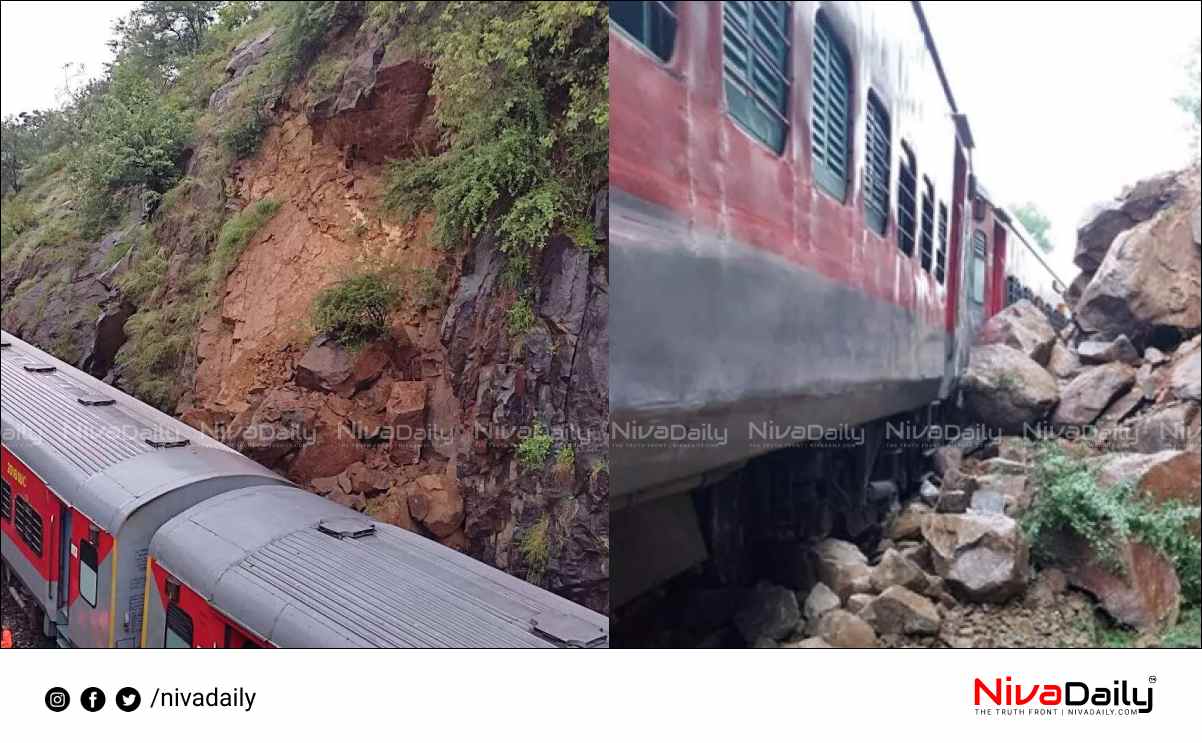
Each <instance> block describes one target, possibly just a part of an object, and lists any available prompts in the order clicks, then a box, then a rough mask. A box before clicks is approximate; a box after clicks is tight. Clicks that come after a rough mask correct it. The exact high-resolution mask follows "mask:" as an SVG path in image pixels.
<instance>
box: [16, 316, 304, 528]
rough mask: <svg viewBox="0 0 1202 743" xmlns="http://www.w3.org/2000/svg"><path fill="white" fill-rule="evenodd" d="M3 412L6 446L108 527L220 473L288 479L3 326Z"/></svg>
mask: <svg viewBox="0 0 1202 743" xmlns="http://www.w3.org/2000/svg"><path fill="white" fill-rule="evenodd" d="M0 418H2V421H0V426H2V429H3V441H4V446H5V448H7V449H8V450H9V451H10V452H12V453H13V454H14V455H15V456H16V457H17V458H18V459H20V460H21V461H22V462H23V463H24V464H26V465H27V466H28V467H30V468H31V469H33V470H34V472H35V473H36V474H37V476H38V477H39V478H40V479H41V480H43V481H44V482H45V484H46V486H47V487H49V488H50V490H52V491H53V492H54V493H55V495H57V496H58V497H59V498H61V499H62V500H64V501H65V502H67V503H68V504H70V505H71V506H73V507H74V508H76V509H78V510H79V511H81V512H82V513H84V514H85V515H86V516H88V518H90V519H91V520H92V521H94V522H95V523H96V524H97V525H98V526H99V527H100V528H102V529H104V530H105V531H108V532H110V533H115V532H116V530H117V529H118V528H119V527H120V525H121V523H122V522H123V520H124V519H125V518H126V517H127V516H128V515H129V514H130V513H132V512H133V511H134V510H136V509H137V508H139V507H140V506H142V505H144V504H145V503H147V502H148V501H150V500H152V499H154V498H155V497H157V496H159V495H162V494H164V493H166V492H169V491H170V490H172V489H174V488H176V487H181V486H183V485H185V484H189V483H192V482H197V481H200V480H203V479H208V478H211V477H213V475H214V474H215V473H217V472H220V473H222V474H224V475H228V476H235V477H237V476H250V477H261V478H264V479H274V480H281V479H282V478H280V477H279V476H278V475H275V474H274V473H272V472H271V471H270V470H267V469H266V468H264V467H261V466H260V465H258V464H255V463H254V462H252V461H251V460H249V459H246V458H245V457H243V456H241V455H240V454H238V453H236V452H234V451H233V450H232V449H230V448H228V447H226V446H225V445H223V444H221V443H220V442H218V441H217V440H215V439H213V438H210V437H208V436H206V435H204V434H203V433H201V432H200V431H197V430H195V429H193V428H191V427H189V426H186V425H184V424H182V423H180V422H179V421H177V420H175V419H174V418H172V417H171V416H168V415H166V414H164V413H162V412H160V411H158V410H155V409H154V408H152V407H150V406H149V405H146V404H145V403H143V402H140V401H138V400H136V399H134V398H133V397H130V396H129V395H126V394H125V393H123V392H121V391H120V390H117V389H115V388H113V387H111V386H109V385H107V384H105V383H104V382H101V381H100V380H98V379H96V378H95V377H92V376H90V375H88V374H86V373H84V372H82V371H80V370H78V369H75V368H73V367H71V366H70V365H69V364H66V363H64V362H63V361H61V360H59V359H56V358H55V357H53V356H51V355H50V354H48V353H46V352H44V351H42V350H40V349H38V348H36V347H34V346H32V345H30V344H28V343H25V342H24V341H22V340H20V339H19V338H16V337H15V336H13V335H11V334H9V333H4V332H0ZM85 483H87V485H86V487H85Z"/></svg>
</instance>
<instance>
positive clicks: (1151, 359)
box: [1124, 336, 1169, 366]
mask: <svg viewBox="0 0 1202 743" xmlns="http://www.w3.org/2000/svg"><path fill="white" fill-rule="evenodd" d="M1124 337H1126V336H1124ZM1168 360H1169V357H1168V354H1166V353H1165V352H1164V351H1161V350H1160V349H1159V348H1157V347H1156V346H1148V347H1147V348H1145V349H1144V361H1146V362H1148V363H1149V364H1151V365H1152V366H1160V365H1161V364H1163V363H1165V362H1167V361H1168Z"/></svg>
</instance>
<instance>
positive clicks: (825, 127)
mask: <svg viewBox="0 0 1202 743" xmlns="http://www.w3.org/2000/svg"><path fill="white" fill-rule="evenodd" d="M810 147H811V150H812V151H813V155H814V180H815V181H816V182H817V183H818V185H819V186H821V187H822V189H823V190H824V191H826V192H827V193H829V194H830V195H831V196H834V197H835V198H836V199H838V200H840V201H843V200H844V199H845V198H846V197H847V170H848V163H849V162H851V62H850V61H849V58H848V55H847V51H846V50H845V49H844V48H843V45H842V44H840V43H839V40H838V38H836V37H835V33H834V31H832V30H831V27H830V26H829V25H828V24H827V22H826V19H825V18H824V17H823V16H822V14H819V15H818V20H817V22H816V23H815V24H814V65H813V80H811V85H810Z"/></svg>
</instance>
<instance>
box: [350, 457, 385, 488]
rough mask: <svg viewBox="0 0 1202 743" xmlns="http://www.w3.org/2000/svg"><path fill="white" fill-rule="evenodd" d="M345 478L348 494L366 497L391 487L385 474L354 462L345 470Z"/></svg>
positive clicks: (361, 463)
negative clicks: (348, 485)
mask: <svg viewBox="0 0 1202 743" xmlns="http://www.w3.org/2000/svg"><path fill="white" fill-rule="evenodd" d="M345 474H346V476H347V479H348V480H349V484H350V488H349V489H350V492H352V493H361V494H363V495H365V496H367V497H371V496H373V495H377V494H379V493H382V492H384V491H385V490H388V488H390V487H391V486H392V481H391V478H389V477H388V475H387V474H385V473H383V472H381V471H379V470H374V469H371V468H370V467H368V466H367V465H366V464H364V463H363V462H355V463H354V464H352V465H351V466H350V467H347V468H346V473H345Z"/></svg>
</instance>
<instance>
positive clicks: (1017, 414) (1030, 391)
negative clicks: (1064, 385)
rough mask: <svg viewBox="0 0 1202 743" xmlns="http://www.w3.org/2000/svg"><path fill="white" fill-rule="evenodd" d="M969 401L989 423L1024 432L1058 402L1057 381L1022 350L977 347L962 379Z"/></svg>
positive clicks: (994, 345)
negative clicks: (1025, 428)
mask: <svg viewBox="0 0 1202 743" xmlns="http://www.w3.org/2000/svg"><path fill="white" fill-rule="evenodd" d="M962 387H963V389H964V398H965V403H966V405H967V406H968V409H969V410H970V411H972V412H973V413H974V414H975V415H976V417H977V418H978V419H979V420H980V421H981V422H982V423H984V424H986V425H988V426H993V427H997V428H1000V429H1002V430H1003V432H1005V433H1016V434H1017V433H1023V429H1024V427H1025V426H1027V425H1031V424H1034V423H1036V422H1038V421H1039V420H1041V419H1042V418H1043V417H1044V416H1045V415H1047V413H1048V411H1049V410H1051V409H1052V407H1054V406H1055V405H1056V401H1057V400H1058V399H1059V392H1058V390H1057V386H1056V380H1055V379H1053V378H1052V375H1051V374H1049V373H1048V372H1047V371H1045V370H1044V368H1043V367H1041V366H1040V365H1039V364H1037V363H1035V362H1034V361H1032V360H1031V359H1030V358H1028V357H1027V356H1026V354H1024V353H1022V352H1021V351H1018V350H1015V349H1013V348H1010V347H1009V346H1004V345H1001V344H992V345H987V346H975V347H973V349H972V351H971V353H970V359H969V365H968V370H967V371H966V372H965V374H964V378H963V380H962Z"/></svg>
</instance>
